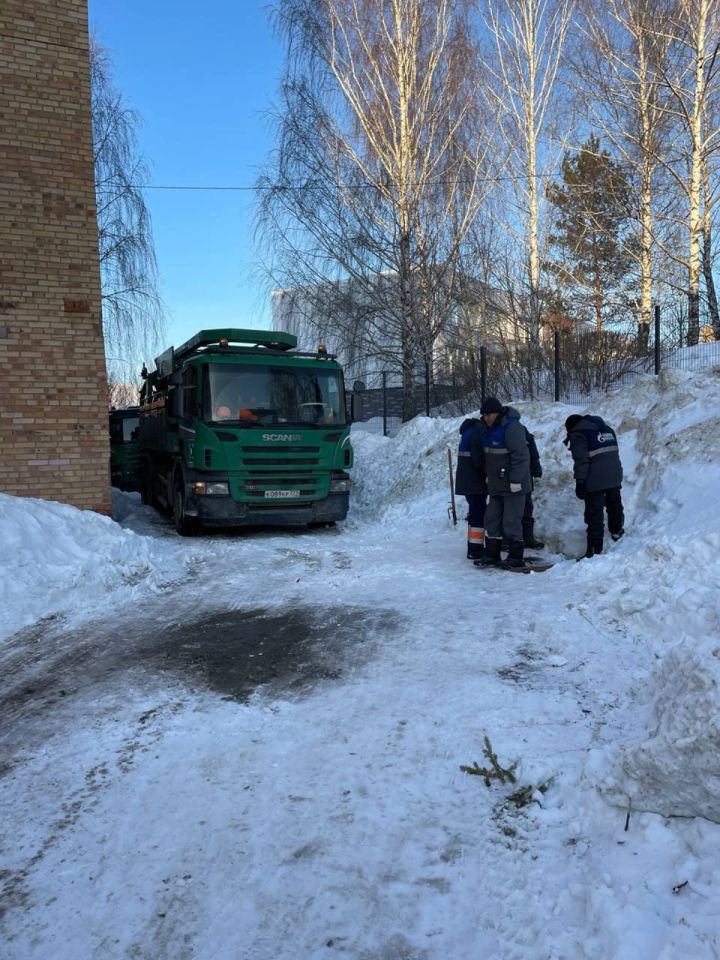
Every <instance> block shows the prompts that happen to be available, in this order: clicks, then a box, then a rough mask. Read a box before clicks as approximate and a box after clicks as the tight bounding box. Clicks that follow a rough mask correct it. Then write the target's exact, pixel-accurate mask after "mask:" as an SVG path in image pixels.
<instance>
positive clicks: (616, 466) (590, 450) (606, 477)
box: [568, 416, 623, 493]
mask: <svg viewBox="0 0 720 960" xmlns="http://www.w3.org/2000/svg"><path fill="white" fill-rule="evenodd" d="M568 438H569V440H570V453H572V457H573V472H574V475H575V480H576V481H580V482H582V483H584V484H585V490H586V491H587V492H588V493H593V492H594V491H596V490H612V489H613V488H614V487H620V486H621V485H622V479H623V471H622V464H621V463H620V452H619V450H618V442H617V436H616V434H615V431H614V430H613V429H612V427H609V426H608V425H607V423H605V421H604V420H603V419H602V417H589V416H588V417H583V418H582V420H580V421H579V422H578V423H577V424H576V425H575V426H574V427H573V429H572V430H571V431H570V432H569V434H568Z"/></svg>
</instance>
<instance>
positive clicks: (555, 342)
mask: <svg viewBox="0 0 720 960" xmlns="http://www.w3.org/2000/svg"><path fill="white" fill-rule="evenodd" d="M553 349H554V353H555V403H559V402H560V331H559V330H555V331H553Z"/></svg>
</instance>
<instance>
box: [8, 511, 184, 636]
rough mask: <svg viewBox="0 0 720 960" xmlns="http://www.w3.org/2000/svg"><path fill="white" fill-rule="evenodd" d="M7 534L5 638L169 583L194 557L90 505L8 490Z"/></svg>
mask: <svg viewBox="0 0 720 960" xmlns="http://www.w3.org/2000/svg"><path fill="white" fill-rule="evenodd" d="M0 534H1V535H0V541H1V542H2V544H3V552H2V556H0V610H2V611H3V616H2V621H1V622H0V639H1V638H2V637H4V636H7V635H8V634H10V633H12V632H13V631H15V630H17V629H19V628H20V627H23V626H26V625H28V624H30V623H32V622H34V621H35V620H37V619H38V618H40V617H44V616H49V615H54V614H57V613H65V612H67V611H70V610H73V612H77V611H79V610H81V609H83V608H86V607H92V606H93V605H97V604H98V603H99V602H107V601H108V600H109V599H110V597H112V596H114V595H116V594H117V593H118V592H124V594H125V595H133V594H135V593H141V592H143V591H146V590H149V591H153V592H156V591H159V590H162V589H165V588H166V587H167V585H168V584H169V583H171V582H173V581H176V580H178V579H180V578H182V577H183V576H185V575H186V570H187V566H188V563H189V562H191V558H190V557H188V556H187V555H186V554H184V553H183V552H178V551H176V550H173V549H172V548H171V546H170V545H169V544H167V543H162V542H160V541H158V540H155V539H150V538H148V537H141V536H138V535H137V534H135V533H133V532H132V531H130V530H124V529H123V528H122V527H121V526H120V525H119V524H118V523H116V522H115V521H114V520H111V519H110V518H109V517H104V516H101V515H100V514H98V513H94V512H92V511H90V510H79V509H77V508H76V507H72V506H69V505H68V504H63V503H54V502H51V501H46V500H35V499H32V498H20V497H11V496H8V495H6V494H0Z"/></svg>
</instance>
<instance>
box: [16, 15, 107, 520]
mask: <svg viewBox="0 0 720 960" xmlns="http://www.w3.org/2000/svg"><path fill="white" fill-rule="evenodd" d="M89 82H90V81H89V63H88V28H87V0H0V491H2V492H4V493H10V494H15V495H18V496H25V497H42V498H43V499H46V500H61V501H64V502H65V503H72V504H75V505H76V506H78V507H83V508H88V509H92V510H98V511H100V512H102V513H109V511H110V484H109V467H108V464H109V446H108V421H107V409H108V406H107V387H106V382H105V357H104V352H103V341H102V330H101V320H100V278H99V265H98V253H97V225H96V219H95V195H94V186H93V161H92V137H91V123H90V86H89Z"/></svg>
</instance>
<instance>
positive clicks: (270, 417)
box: [204, 363, 345, 427]
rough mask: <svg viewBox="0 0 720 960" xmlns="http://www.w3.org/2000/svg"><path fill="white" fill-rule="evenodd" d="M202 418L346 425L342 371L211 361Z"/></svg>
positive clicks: (225, 420)
mask: <svg viewBox="0 0 720 960" xmlns="http://www.w3.org/2000/svg"><path fill="white" fill-rule="evenodd" d="M205 384H206V390H205V402H204V407H205V410H204V414H205V419H206V420H207V421H209V422H211V423H241V424H242V425H243V426H250V425H252V424H257V425H258V426H267V425H270V424H278V423H284V424H293V425H297V426H300V425H302V426H310V427H312V426H322V427H327V426H330V425H332V426H344V425H345V396H344V393H343V384H342V376H341V374H340V371H339V370H337V369H333V368H331V367H328V368H326V369H315V368H313V367H309V366H306V367H300V366H298V367H286V366H259V365H257V364H237V365H236V364H233V365H232V366H231V365H229V364H219V363H217V364H210V365H209V366H208V376H207V378H206V381H205Z"/></svg>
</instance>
